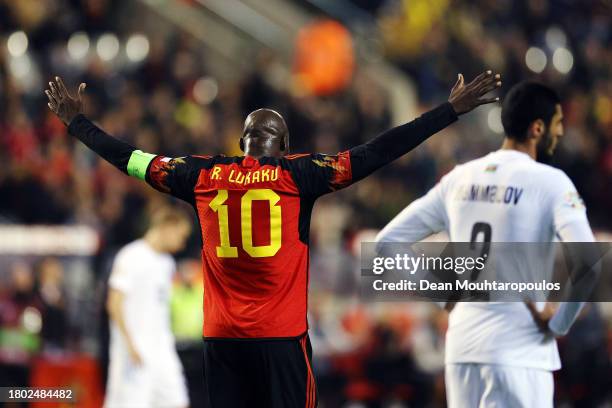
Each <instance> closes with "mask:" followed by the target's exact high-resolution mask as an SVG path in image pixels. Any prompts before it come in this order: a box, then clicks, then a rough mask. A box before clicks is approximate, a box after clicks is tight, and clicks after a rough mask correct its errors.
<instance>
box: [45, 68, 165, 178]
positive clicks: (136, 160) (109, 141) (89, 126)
mask: <svg viewBox="0 0 612 408" xmlns="http://www.w3.org/2000/svg"><path fill="white" fill-rule="evenodd" d="M85 87H86V84H84V83H82V84H80V85H79V88H78V90H77V94H76V96H74V97H73V96H72V95H71V94H70V93H69V92H68V89H66V86H65V85H64V82H63V81H62V79H61V78H60V77H55V81H50V82H49V89H47V90H45V94H46V95H47V98H49V102H48V104H47V105H48V106H49V109H51V111H52V112H53V113H55V114H56V115H57V117H58V118H59V119H60V120H61V121H62V122H64V124H65V125H66V126H68V132H69V133H70V134H71V135H73V136H74V137H76V138H77V139H79V140H80V141H81V142H83V143H84V144H85V145H86V146H87V147H89V148H90V149H91V150H93V151H94V152H96V153H97V154H99V155H100V157H102V158H103V159H104V160H106V161H108V162H109V163H111V164H112V165H113V166H115V167H117V168H118V169H119V170H121V171H122V172H124V173H126V174H129V175H131V176H135V177H139V178H143V179H144V174H137V173H138V171H139V170H140V169H141V166H139V165H138V164H141V162H142V161H146V160H148V161H151V160H152V159H153V157H155V155H152V154H148V153H143V152H141V151H140V150H137V149H136V148H135V147H133V146H131V145H130V144H129V143H126V142H124V141H121V140H119V139H116V138H114V137H112V136H110V135H108V134H107V133H106V132H104V131H103V130H101V129H100V128H98V127H97V126H96V125H94V124H93V123H92V122H91V121H89V120H88V119H87V118H86V117H85V116H83V92H84V91H85Z"/></svg>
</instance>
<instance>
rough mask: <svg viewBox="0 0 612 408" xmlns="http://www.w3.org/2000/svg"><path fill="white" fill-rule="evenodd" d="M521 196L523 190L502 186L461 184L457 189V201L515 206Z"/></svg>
mask: <svg viewBox="0 0 612 408" xmlns="http://www.w3.org/2000/svg"><path fill="white" fill-rule="evenodd" d="M522 196H523V188H521V187H515V186H503V185H495V184H488V185H481V184H461V185H460V186H459V187H458V188H457V192H456V194H455V199H456V200H457V201H480V202H486V203H502V204H508V205H517V204H518V203H519V201H520V199H521V197H522Z"/></svg>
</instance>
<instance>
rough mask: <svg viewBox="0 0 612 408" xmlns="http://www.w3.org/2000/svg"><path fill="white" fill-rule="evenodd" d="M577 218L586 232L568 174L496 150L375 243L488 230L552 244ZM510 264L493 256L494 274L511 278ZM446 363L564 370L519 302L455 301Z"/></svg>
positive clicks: (496, 238) (446, 181) (494, 237)
mask: <svg viewBox="0 0 612 408" xmlns="http://www.w3.org/2000/svg"><path fill="white" fill-rule="evenodd" d="M576 221H578V222H580V223H586V225H587V227H588V221H587V219H586V210H585V207H584V205H583V203H582V200H581V199H580V196H579V195H578V193H577V192H576V188H575V187H574V185H573V183H572V182H571V180H570V179H569V178H568V177H567V175H565V173H563V172H562V171H561V170H559V169H556V168H554V167H551V166H548V165H545V164H541V163H538V162H537V161H535V160H533V159H532V158H531V157H530V156H529V155H527V154H525V153H522V152H519V151H516V150H498V151H495V152H492V153H490V154H488V155H486V156H484V157H481V158H479V159H476V160H473V161H470V162H468V163H465V164H463V165H458V166H456V167H455V168H454V169H453V170H452V171H451V172H450V173H448V174H447V175H446V176H444V177H443V178H442V180H441V181H440V182H439V183H438V184H437V185H436V186H435V187H434V188H433V189H432V190H430V191H429V192H428V193H427V194H426V195H425V196H424V197H422V198H420V199H419V200H416V201H415V202H413V203H412V204H411V205H410V206H408V207H407V208H406V209H405V210H404V211H403V212H402V213H400V214H399V215H398V216H397V217H396V218H395V219H394V220H393V221H391V223H389V225H388V226H387V227H385V229H384V230H383V231H382V232H381V235H380V236H381V237H382V238H380V240H381V241H391V242H393V241H395V242H416V241H419V240H421V239H423V238H425V237H426V236H428V235H430V234H432V233H434V232H440V231H447V232H448V234H449V236H450V240H451V241H453V242H470V241H471V240H472V239H473V237H474V236H475V235H474V234H475V233H476V235H478V236H479V241H482V239H483V234H481V232H485V230H486V235H488V237H487V239H488V240H490V241H491V242H550V243H552V242H553V241H554V240H555V236H556V234H557V233H558V232H559V231H561V230H562V229H563V228H564V226H566V225H568V224H570V223H574V222H576ZM587 229H588V228H587ZM588 231H589V232H590V229H589V230H588ZM551 245H552V244H551ZM551 248H552V246H551ZM551 252H552V251H551ZM513 261H514V262H515V263H514V265H513V266H508V265H507V264H510V263H512V262H513ZM551 261H552V258H551ZM507 264H505V260H504V259H499V257H498V258H496V259H495V270H496V273H497V274H498V276H499V274H500V273H501V275H502V276H503V274H504V269H506V273H508V274H510V276H511V277H510V278H508V279H507V280H508V281H511V280H514V281H516V270H517V265H516V259H515V258H513V259H512V260H511V261H508V262H507ZM528 265H529V262H528V259H527V260H526V262H525V263H524V264H523V265H522V266H520V267H519V268H518V269H521V268H522V269H523V270H522V271H521V272H520V273H521V274H522V275H523V276H525V273H527V275H528V271H527V272H525V271H524V270H525V269H529V266H528ZM550 265H551V266H552V263H550ZM539 306H540V307H542V306H543V304H539ZM445 362H446V363H447V364H448V363H482V364H505V365H511V366H520V367H531V368H539V369H544V370H556V369H559V368H560V366H561V364H560V360H559V353H558V351H557V345H556V342H555V340H554V339H553V338H551V337H546V336H545V335H544V334H543V333H542V332H541V331H540V330H538V327H537V326H536V324H535V323H534V321H533V318H532V316H531V314H530V313H529V310H528V309H527V307H526V306H525V304H523V303H522V302H513V303H511V302H508V303H490V302H489V303H486V302H462V303H458V304H457V305H456V306H455V308H454V309H453V310H452V312H451V314H450V317H449V328H448V332H447V335H446V356H445Z"/></svg>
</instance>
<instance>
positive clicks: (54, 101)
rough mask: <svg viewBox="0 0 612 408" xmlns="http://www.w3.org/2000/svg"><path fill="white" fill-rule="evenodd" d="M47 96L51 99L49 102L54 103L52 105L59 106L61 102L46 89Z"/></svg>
mask: <svg viewBox="0 0 612 408" xmlns="http://www.w3.org/2000/svg"><path fill="white" fill-rule="evenodd" d="M45 95H47V98H49V102H50V103H52V104H54V105H56V106H57V105H58V102H59V101H58V100H57V98H56V97H55V96H53V94H52V93H51V92H50V91H49V90H48V89H45Z"/></svg>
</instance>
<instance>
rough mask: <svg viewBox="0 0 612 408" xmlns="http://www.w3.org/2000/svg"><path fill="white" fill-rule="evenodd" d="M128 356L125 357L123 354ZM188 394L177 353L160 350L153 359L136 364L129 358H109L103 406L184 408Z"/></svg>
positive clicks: (107, 407)
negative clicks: (140, 364) (139, 364)
mask: <svg viewBox="0 0 612 408" xmlns="http://www.w3.org/2000/svg"><path fill="white" fill-rule="evenodd" d="M125 357H127V356H125ZM187 406H189V396H188V393H187V386H186V382H185V376H184V375H183V367H182V365H181V362H180V360H179V358H178V355H177V354H176V352H172V353H160V354H159V355H157V356H156V357H155V359H154V361H149V362H145V363H144V364H143V365H142V366H135V365H134V364H133V363H132V362H131V360H129V358H114V359H113V358H112V357H111V361H110V366H109V372H108V384H107V387H106V397H105V400H104V407H105V408H124V407H125V408H139V407H143V408H153V407H159V408H184V407H187Z"/></svg>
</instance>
